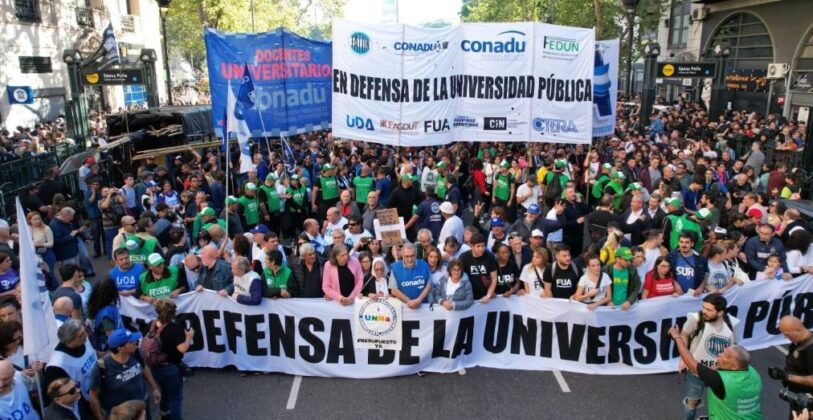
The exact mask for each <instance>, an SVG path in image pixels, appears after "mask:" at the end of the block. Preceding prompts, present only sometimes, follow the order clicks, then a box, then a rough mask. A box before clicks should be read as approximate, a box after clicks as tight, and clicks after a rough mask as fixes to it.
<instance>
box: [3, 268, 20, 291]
mask: <svg viewBox="0 0 813 420" xmlns="http://www.w3.org/2000/svg"><path fill="white" fill-rule="evenodd" d="M19 282H20V275H19V274H17V272H16V271H14V269H13V268H9V269H8V271H6V272H5V273H3V274H0V293H5V292H8V291H11V290H14V288H15V287H17V283H19Z"/></svg>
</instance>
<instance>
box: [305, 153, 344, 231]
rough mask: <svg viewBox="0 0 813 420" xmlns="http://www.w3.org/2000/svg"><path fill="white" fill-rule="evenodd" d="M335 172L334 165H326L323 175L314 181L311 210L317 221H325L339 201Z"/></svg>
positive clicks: (323, 167)
mask: <svg viewBox="0 0 813 420" xmlns="http://www.w3.org/2000/svg"><path fill="white" fill-rule="evenodd" d="M333 170H334V167H333V165H331V164H329V163H326V164H325V165H324V166H322V174H321V175H320V176H319V177H318V178H316V179H315V180H314V181H313V186H312V188H311V191H312V192H311V210H313V212H314V213H315V214H314V216H315V218H316V219H317V220H324V218H325V215H326V214H327V209H329V208H331V207H333V206H335V205H336V202H337V201H339V184H338V181H336V176H335V175H334V173H333Z"/></svg>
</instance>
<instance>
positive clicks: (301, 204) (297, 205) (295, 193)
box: [285, 174, 308, 237]
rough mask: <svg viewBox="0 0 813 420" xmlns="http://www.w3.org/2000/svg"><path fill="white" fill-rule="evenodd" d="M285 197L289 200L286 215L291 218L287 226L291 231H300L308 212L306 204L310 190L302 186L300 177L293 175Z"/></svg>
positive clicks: (286, 203)
mask: <svg viewBox="0 0 813 420" xmlns="http://www.w3.org/2000/svg"><path fill="white" fill-rule="evenodd" d="M285 196H286V198H287V200H286V202H285V205H286V207H287V208H288V211H287V212H285V213H286V214H287V215H288V218H289V221H288V223H287V226H290V227H291V230H292V231H295V230H296V229H300V228H301V227H302V222H304V221H305V212H306V211H307V206H306V205H305V203H307V202H308V188H307V187H305V186H304V185H302V182H301V181H300V179H299V175H297V174H293V175H291V182H290V183H289V184H288V189H287V190H285ZM291 236H293V235H291ZM286 237H287V235H286Z"/></svg>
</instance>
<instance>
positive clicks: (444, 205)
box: [440, 201, 454, 214]
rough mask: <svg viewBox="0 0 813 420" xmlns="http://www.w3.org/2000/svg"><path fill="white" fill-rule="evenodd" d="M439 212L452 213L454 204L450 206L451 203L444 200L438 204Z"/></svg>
mask: <svg viewBox="0 0 813 420" xmlns="http://www.w3.org/2000/svg"><path fill="white" fill-rule="evenodd" d="M440 212H441V213H446V214H454V206H452V203H450V202H448V201H444V202H443V203H441V205H440Z"/></svg>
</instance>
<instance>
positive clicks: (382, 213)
mask: <svg viewBox="0 0 813 420" xmlns="http://www.w3.org/2000/svg"><path fill="white" fill-rule="evenodd" d="M376 217H378V223H379V224H381V226H387V225H397V224H398V209H382V210H378V211H377V212H376Z"/></svg>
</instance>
